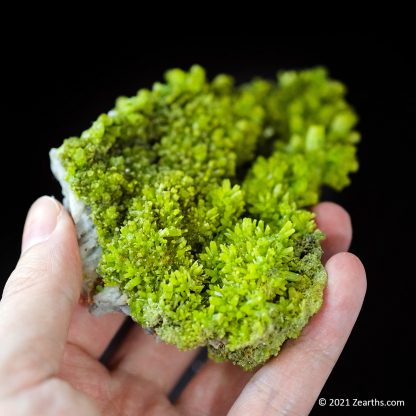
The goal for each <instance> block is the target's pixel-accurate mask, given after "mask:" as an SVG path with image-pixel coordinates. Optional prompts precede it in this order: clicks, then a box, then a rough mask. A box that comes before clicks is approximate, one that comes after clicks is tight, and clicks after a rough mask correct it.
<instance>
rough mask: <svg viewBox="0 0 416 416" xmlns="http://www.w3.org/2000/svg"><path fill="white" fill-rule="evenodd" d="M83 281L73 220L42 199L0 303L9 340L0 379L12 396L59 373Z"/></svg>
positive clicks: (1, 333)
mask: <svg viewBox="0 0 416 416" xmlns="http://www.w3.org/2000/svg"><path fill="white" fill-rule="evenodd" d="M81 280H82V269H81V262H80V257H79V250H78V244H77V237H76V232H75V227H74V224H73V222H72V219H71V217H70V216H69V214H68V213H67V212H66V211H65V209H64V208H63V207H62V205H61V204H59V203H58V202H57V201H56V200H55V199H53V198H50V197H42V198H39V199H38V200H37V201H36V202H35V203H34V204H33V205H32V207H31V208H30V210H29V213H28V216H27V219H26V224H25V229H24V233H23V242H22V255H21V257H20V260H19V262H18V264H17V267H16V269H15V270H14V272H13V273H12V275H11V276H10V278H9V280H8V281H7V283H6V286H5V289H4V292H3V298H2V300H1V302H0V339H7V343H4V344H3V345H2V348H1V349H0V379H1V378H3V377H4V376H5V375H6V376H7V383H5V384H6V385H5V388H6V389H7V391H8V392H9V393H11V392H13V391H16V389H18V388H21V387H24V386H22V385H21V384H22V382H24V384H26V385H28V384H29V383H30V384H32V383H36V382H39V381H41V379H46V378H48V377H50V376H52V375H54V374H56V373H57V372H58V371H59V364H60V361H61V358H62V354H63V350H64V346H65V342H66V338H67V334H68V328H69V324H70V320H71V314H72V311H73V308H74V305H75V304H76V303H77V301H78V299H79V295H80V289H81ZM22 371H23V372H24V374H25V377H22V376H21V374H19V373H21V372H22ZM14 381H16V383H15V382H14ZM1 384H2V383H0V385H1ZM19 384H20V385H19ZM2 390H4V389H3V388H2ZM3 393H4V391H3Z"/></svg>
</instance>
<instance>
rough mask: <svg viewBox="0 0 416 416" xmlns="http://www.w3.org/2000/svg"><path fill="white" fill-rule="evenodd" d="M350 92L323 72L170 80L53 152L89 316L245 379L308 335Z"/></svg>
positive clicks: (350, 145)
mask: <svg viewBox="0 0 416 416" xmlns="http://www.w3.org/2000/svg"><path fill="white" fill-rule="evenodd" d="M344 96H345V88H344V86H343V85H342V84H341V83H340V82H338V81H334V80H331V79H329V78H328V76H327V73H326V71H325V69H323V68H315V69H311V70H304V71H286V72H281V73H279V74H278V78H277V82H271V81H267V80H263V79H255V80H253V81H252V82H250V83H247V84H243V85H241V86H236V85H234V82H233V79H232V78H231V77H230V76H227V75H218V76H217V77H215V78H214V79H213V80H212V81H208V80H207V78H206V75H205V72H204V70H203V69H202V68H201V67H199V66H193V67H192V68H191V69H190V70H189V72H184V71H182V70H179V69H174V70H170V71H168V72H167V73H166V75H165V83H159V82H157V83H155V84H154V85H153V87H152V89H151V90H147V89H142V90H140V91H139V92H138V93H137V95H135V96H134V97H131V98H126V97H121V98H119V99H118V100H117V102H116V105H115V108H114V109H113V110H111V111H110V112H109V113H108V114H102V115H101V116H99V118H98V119H97V121H95V122H94V123H93V124H92V126H91V127H90V128H89V129H88V130H86V131H84V132H83V133H82V135H81V136H80V137H71V138H69V139H67V140H65V142H64V143H63V145H62V146H61V147H60V148H58V149H52V151H51V160H52V170H53V172H54V174H55V176H56V177H57V178H58V180H59V181H60V183H61V185H62V188H63V193H64V196H65V199H64V203H65V204H66V206H67V207H68V208H69V210H70V211H71V213H72V215H73V217H74V220H75V223H76V225H77V229H78V237H79V244H80V251H81V255H82V257H83V261H84V273H85V280H86V283H85V288H86V290H87V291H89V292H90V295H92V296H94V305H93V306H92V308H93V309H95V310H100V308H101V310H122V311H123V312H125V313H127V314H129V315H131V317H132V318H133V319H134V320H135V321H136V322H137V323H138V324H140V325H141V326H143V327H144V328H146V329H148V330H150V331H151V332H152V333H154V334H156V336H157V337H158V338H159V339H161V340H162V341H164V342H167V343H171V344H175V345H176V346H177V347H178V348H180V349H190V348H195V347H198V346H204V345H206V346H208V350H209V354H210V356H211V357H212V358H214V359H216V360H231V361H232V362H234V363H236V364H238V365H239V366H241V367H242V368H244V369H247V370H249V369H253V368H255V367H256V366H258V365H259V364H262V363H264V362H265V361H266V360H268V359H269V358H270V357H271V356H274V355H276V354H277V353H278V352H279V350H280V348H281V346H282V344H283V342H284V341H285V340H286V339H288V338H296V337H297V336H299V334H300V332H301V330H302V328H303V327H304V326H305V325H306V323H307V322H308V320H309V318H310V317H311V316H312V315H313V314H315V313H316V312H317V311H318V310H319V308H320V306H321V304H322V296H323V289H324V287H325V284H326V273H325V270H324V268H323V266H322V264H321V254H322V253H321V248H320V240H321V239H322V238H323V234H322V233H321V232H320V231H319V230H318V229H317V227H316V223H315V221H314V215H313V213H311V212H310V211H309V209H308V208H309V207H311V206H313V205H314V204H316V203H317V202H318V199H319V193H320V189H321V187H322V186H328V187H331V188H334V189H337V190H340V189H342V188H343V187H344V186H346V185H348V183H349V178H348V175H349V173H350V172H354V171H356V170H357V167H358V164H357V161H356V157H355V144H356V143H357V141H358V140H359V134H358V133H357V132H356V131H355V130H354V126H355V124H356V120H357V118H356V115H355V114H354V112H353V110H352V109H351V107H350V106H349V105H348V104H347V102H346V101H345V99H344Z"/></svg>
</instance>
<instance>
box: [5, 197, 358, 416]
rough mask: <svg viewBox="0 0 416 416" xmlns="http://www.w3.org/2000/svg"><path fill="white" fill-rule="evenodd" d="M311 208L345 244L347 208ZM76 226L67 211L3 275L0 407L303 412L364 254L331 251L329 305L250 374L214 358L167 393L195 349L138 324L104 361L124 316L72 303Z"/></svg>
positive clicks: (324, 369)
mask: <svg viewBox="0 0 416 416" xmlns="http://www.w3.org/2000/svg"><path fill="white" fill-rule="evenodd" d="M39 201H40V202H39V204H40V207H41V205H42V204H45V200H43V201H42V200H39ZM41 208H42V207H41ZM42 209H44V207H43V208H42ZM315 212H316V214H317V222H318V225H319V227H320V228H321V229H322V230H323V231H324V232H325V233H326V235H327V239H326V240H325V241H324V242H323V248H324V253H325V256H324V257H325V259H328V258H329V257H331V256H332V255H334V254H336V253H339V252H341V251H344V250H346V249H347V248H348V245H349V242H350V239H351V227H350V223H349V219H348V215H347V214H346V213H345V211H343V210H342V209H341V208H340V207H337V206H336V205H334V204H325V203H324V204H320V205H318V206H317V207H316V208H315ZM29 225H30V221H29ZM28 227H29V226H27V227H26V228H25V233H28V232H27V231H26V230H27V228H28ZM29 229H30V227H29ZM74 231H75V230H74V227H73V223H72V221H71V220H70V218H69V216H68V215H67V214H66V213H64V215H63V216H62V217H61V220H60V222H59V223H58V225H57V226H56V228H55V231H54V233H53V234H52V236H51V237H50V238H49V240H48V241H46V242H44V243H39V244H37V245H34V246H33V247H31V248H30V249H29V250H28V251H27V252H25V254H24V256H23V257H22V258H21V260H20V261H19V264H18V266H17V268H16V271H15V272H14V273H13V274H12V276H11V277H10V279H9V281H8V284H7V285H6V288H5V291H4V294H3V299H2V301H1V303H0V337H1V339H4V340H6V342H4V343H2V348H1V349H0V413H1V414H24V415H32V414H33V415H38V414H42V415H45V416H46V415H55V414H60V415H67V414H68V415H73V414H79V415H84V414H85V415H95V414H98V412H100V414H104V415H130V414H139V415H153V416H157V415H164V416H169V415H192V416H198V415H207V416H208V415H215V416H219V415H222V414H225V413H227V411H228V410H229V409H231V410H230V413H229V414H230V415H233V416H234V415H241V414H252V415H253V416H255V415H258V414H265V415H268V414H280V413H281V412H282V411H283V412H284V413H287V414H289V413H290V414H300V415H302V414H307V412H308V411H309V410H310V408H311V407H312V406H313V404H314V401H315V400H316V398H317V396H318V395H319V392H320V390H321V388H322V386H323V385H324V383H325V381H326V378H327V377H328V375H329V373H330V371H331V369H332V367H333V365H334V364H335V362H336V360H337V358H338V356H339V354H340V353H341V351H342V348H343V346H344V344H345V342H346V340H347V338H348V335H349V333H350V331H351V328H352V326H353V324H354V321H355V319H356V317H357V315H358V312H359V309H360V306H361V303H362V299H363V296H364V292H365V273H364V269H363V268H362V265H361V263H360V262H359V260H358V259H357V258H356V257H354V256H352V255H350V254H347V253H340V254H337V255H334V256H333V257H332V258H331V259H330V261H328V263H327V266H326V267H327V270H328V275H329V281H328V287H327V289H326V293H325V300H324V305H323V307H322V309H321V310H320V311H319V313H318V314H317V315H316V316H314V317H313V318H312V319H311V322H310V323H309V324H308V326H307V327H306V328H305V329H304V331H303V332H302V335H301V336H300V337H299V338H298V339H297V340H294V341H289V342H287V343H286V345H285V347H284V348H283V350H282V351H281V352H280V354H279V356H278V357H276V358H274V359H272V360H270V361H269V362H268V363H267V364H266V365H264V366H263V367H262V368H261V369H259V370H258V371H257V372H256V373H252V374H250V373H246V372H243V371H242V370H241V369H240V368H238V367H236V366H233V365H232V364H230V363H221V364H218V363H214V362H212V361H208V362H207V363H206V364H204V366H203V367H202V368H201V370H200V371H199V372H198V373H197V374H196V376H195V377H194V378H193V379H192V380H191V382H190V383H189V384H188V385H187V386H186V388H185V389H184V391H183V392H182V394H181V395H180V397H179V399H178V400H177V402H176V403H173V404H172V403H171V402H170V401H169V399H168V394H169V392H170V391H171V390H172V388H173V387H174V386H175V384H176V382H177V381H178V379H179V378H180V376H181V375H182V373H183V372H184V370H185V369H186V368H187V367H188V366H189V365H190V363H191V362H192V360H193V358H194V357H195V355H196V354H197V351H186V352H180V351H178V350H177V349H176V348H175V347H174V346H170V345H166V344H162V343H157V342H156V341H155V340H154V337H152V336H149V335H146V334H145V333H144V332H143V330H142V329H140V328H139V327H138V326H136V325H134V326H133V327H132V328H131V329H130V330H129V332H128V334H127V336H126V337H125V338H124V340H123V342H122V343H121V344H120V346H119V348H117V349H116V350H115V352H114V354H113V355H112V356H110V357H109V359H108V360H107V362H106V365H103V364H102V363H101V362H100V356H101V355H102V353H103V351H105V350H106V347H107V345H108V344H109V342H110V340H111V338H112V337H113V335H114V333H115V332H116V331H117V329H118V328H119V327H120V325H121V323H122V322H123V320H124V317H123V316H122V315H120V314H109V315H106V316H102V317H95V316H92V315H90V314H89V313H88V310H87V308H86V307H85V306H83V305H81V304H76V301H77V299H78V297H79V292H80V286H81V265H80V259H79V254H78V247H77V241H76V235H75V232H74ZM29 234H30V233H29ZM26 238H27V236H26ZM23 242H25V235H24V238H23ZM325 259H324V260H325ZM74 304H76V305H75V306H74ZM16 322H19V327H18V328H17V327H16ZM10 335H11V336H10Z"/></svg>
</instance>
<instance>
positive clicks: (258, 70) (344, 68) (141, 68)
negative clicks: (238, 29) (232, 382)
mask: <svg viewBox="0 0 416 416" xmlns="http://www.w3.org/2000/svg"><path fill="white" fill-rule="evenodd" d="M102 43H103V41H102V40H97V42H96V43H95V44H89V45H84V46H83V47H82V48H81V47H80V45H72V44H70V43H65V44H64V43H61V44H60V46H59V47H54V46H52V44H51V45H48V43H47V42H46V43H45V42H44V41H42V42H40V41H39V42H37V41H33V42H30V41H28V42H26V43H25V44H24V45H14V46H13V47H12V48H11V51H9V52H5V53H6V54H7V59H5V61H4V62H5V63H4V64H3V70H5V71H6V74H5V75H3V79H2V84H3V93H2V101H3V104H4V105H5V110H3V114H2V126H1V135H2V138H1V143H2V150H1V184H2V195H1V201H2V203H1V210H2V219H3V226H2V230H1V234H0V256H1V257H0V258H1V260H0V276H1V279H4V280H5V279H6V278H7V276H8V275H9V273H10V272H11V270H12V269H13V267H14V264H15V262H16V260H17V258H18V255H19V250H20V237H21V232H22V227H23V223H24V218H25V215H26V211H27V209H28V208H29V206H30V204H31V203H32V201H33V200H34V199H35V198H37V197H38V196H40V195H42V194H49V195H56V196H58V197H59V196H60V190H59V187H58V185H57V183H56V182H55V181H54V179H53V178H52V175H51V174H50V171H49V160H48V150H49V148H50V147H56V146H59V145H60V144H61V142H62V140H63V139H64V138H66V137H68V136H71V135H78V134H79V133H80V132H81V131H82V130H84V129H85V128H87V127H88V126H89V125H90V123H91V122H92V121H93V120H94V119H95V118H96V117H97V115H98V114H99V113H101V112H107V111H108V110H109V109H110V108H111V107H112V106H113V103H114V100H115V98H116V97H117V96H119V95H133V94H135V92H136V91H137V89H139V88H140V87H144V86H145V87H149V86H151V84H152V82H153V81H156V80H160V79H161V77H162V74H163V72H164V71H165V70H166V69H168V68H171V67H181V68H188V67H189V66H190V65H192V64H194V63H199V64H201V65H203V66H204V67H206V69H207V71H208V75H209V76H213V75H215V74H217V73H218V72H226V73H230V74H232V75H234V76H235V77H236V79H237V80H238V81H247V80H249V79H250V78H251V77H253V76H256V75H261V76H265V77H268V78H273V77H274V74H275V72H276V71H277V70H279V69H286V68H288V69H290V68H304V67H310V66H314V65H317V64H322V65H325V66H327V67H328V68H329V70H330V73H331V75H332V76H333V77H334V78H337V79H340V80H342V81H343V82H344V83H345V84H346V85H347V86H348V90H349V94H348V99H349V101H350V103H352V105H353V106H354V107H355V108H356V110H357V112H358V114H359V116H360V120H361V121H360V124H359V130H360V131H361V132H362V143H361V144H360V147H359V158H360V162H361V169H360V171H359V173H358V174H355V175H354V176H353V182H352V185H351V186H350V187H349V188H348V189H346V190H345V191H343V192H342V193H340V194H334V195H332V196H331V199H332V200H334V201H336V202H338V203H340V204H342V205H343V206H344V207H345V208H346V209H347V210H348V211H349V212H350V214H351V216H352V220H353V225H354V241H353V244H352V248H351V251H352V252H353V253H355V254H357V255H358V256H359V257H360V258H361V259H362V261H363V263H364V265H365V267H366V269H367V275H368V292H367V297H366V300H365V303H364V306H363V310H362V313H361V315H360V317H359V320H358V322H357V325H356V327H355V329H354V331H353V333H352V335H351V338H350V340H349V341H348V344H347V346H346V348H345V350H344V352H343V354H342V356H341V358H340V360H339V362H338V363H337V365H336V367H335V369H334V371H333V373H332V375H331V376H330V378H329V380H328V382H327V384H326V386H325V387H324V390H323V392H322V394H321V397H326V398H349V399H353V398H358V399H364V400H368V399H372V398H377V399H379V400H392V399H404V400H406V408H405V409H399V408H395V409H394V410H393V409H390V412H388V413H400V414H404V413H408V412H409V411H410V408H411V407H412V402H413V401H414V399H413V398H412V397H411V396H410V381H409V380H412V377H411V374H410V365H411V364H412V363H413V360H412V355H413V354H412V351H413V349H414V347H413V345H412V342H411V340H410V339H411V338H410V336H411V335H412V334H411V332H412V331H413V330H414V327H415V325H414V321H413V319H414V313H413V312H414V308H413V304H414V296H415V284H414V280H415V277H416V276H415V272H414V266H413V263H414V259H415V254H414V249H413V246H414V244H415V242H416V234H415V232H414V231H412V229H414V227H413V223H414V221H415V220H414V216H413V218H412V216H411V212H412V211H413V207H412V206H411V203H410V196H411V195H412V194H413V193H414V191H415V186H414V184H413V183H414V177H415V175H414V173H413V172H414V166H415V162H414V156H413V154H414V151H413V150H412V146H411V144H412V141H414V138H415V133H416V124H415V120H416V89H415V75H414V73H415V69H416V68H415V66H414V65H412V64H411V58H412V55H413V54H414V47H413V45H412V42H411V41H410V40H407V39H406V38H402V39H391V38H389V37H388V36H381V35H376V34H373V35H351V34H343V35H333V34H331V35H329V34H325V35H320V36H303V37H289V36H276V37H275V38H273V37H270V36H269V37H267V38H263V39H262V38H246V39H242V38H237V37H235V38H221V39H220V38H210V39H208V38H204V39H202V38H201V39H193V40H192V42H191V43H190V42H189V40H188V41H185V40H183V39H163V40H155V39H153V40H149V39H140V40H139V39H138V40H137V42H136V43H135V42H133V43H132V45H131V46H129V48H126V49H124V50H120V47H119V45H117V44H116V43H114V45H106V46H105V47H100V45H101V46H102ZM1 279H0V281H1ZM16 324H17V325H18V323H16ZM357 410H359V409H344V411H343V410H342V409H339V408H337V409H334V408H331V409H329V408H326V409H322V408H318V407H315V408H314V411H313V414H316V415H320V414H338V413H345V414H347V413H348V414H352V413H353V412H356V411H357ZM379 410H380V409H379Z"/></svg>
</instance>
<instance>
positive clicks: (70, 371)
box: [60, 305, 251, 415]
mask: <svg viewBox="0 0 416 416" xmlns="http://www.w3.org/2000/svg"><path fill="white" fill-rule="evenodd" d="M122 320H123V317H122V316H121V315H119V314H111V315H106V316H103V317H98V318H97V317H94V316H92V315H90V314H89V313H88V311H87V310H86V308H85V307H84V306H81V305H77V307H76V309H75V311H74V316H73V320H72V324H71V328H70V333H69V340H68V343H67V345H66V349H65V354H64V361H63V365H62V369H61V373H60V376H61V377H62V378H63V379H64V380H67V381H68V382H69V383H70V384H71V385H72V386H75V387H76V388H77V389H78V390H80V391H82V392H84V393H86V394H87V395H88V396H90V397H93V398H94V400H95V402H96V403H97V404H98V405H99V407H100V410H101V411H102V412H103V414H108V415H125V414H126V415H127V414H130V413H132V414H140V415H147V414H152V415H158V414H160V415H180V414H184V413H186V414H188V413H189V414H200V412H201V410H202V409H204V411H205V412H208V414H215V415H218V414H223V413H224V412H226V411H227V410H228V409H229V407H230V406H231V404H232V401H233V400H234V399H235V398H236V396H237V395H238V393H239V392H240V391H241V389H242V388H243V386H244V384H245V383H246V382H247V381H248V379H249V378H250V377H251V374H250V373H246V372H244V371H242V370H241V369H239V368H238V367H235V366H232V365H230V364H227V363H223V364H215V363H208V364H207V365H206V368H204V370H203V372H202V373H201V374H200V375H198V378H201V376H202V380H199V381H198V380H196V383H192V384H191V385H190V386H189V389H191V391H189V390H187V391H185V394H184V397H183V398H181V400H179V402H178V403H177V404H175V405H173V404H171V402H170V401H169V399H168V394H169V392H170V391H171V390H172V388H173V387H174V385H175V383H176V381H177V379H178V378H179V377H180V376H181V374H182V373H183V371H184V370H185V368H186V367H187V366H188V365H189V363H190V362H191V361H192V359H193V358H194V356H195V355H196V354H197V351H195V350H194V351H186V352H181V351H178V350H177V349H176V348H175V347H173V346H170V345H166V344H162V343H158V342H156V341H155V340H154V338H153V337H152V336H149V335H146V334H145V333H144V331H143V330H141V329H140V328H138V327H133V328H132V329H130V332H129V334H128V336H127V337H126V339H125V340H124V343H123V344H122V346H121V347H120V349H119V350H118V351H117V352H116V353H115V355H114V356H113V357H111V359H110V360H109V362H108V363H107V365H106V366H105V365H103V364H102V363H101V362H100V361H99V359H98V358H99V356H100V355H101V353H102V351H103V348H105V346H106V345H107V344H108V341H109V338H110V337H111V335H112V334H113V333H114V330H115V328H117V327H118V326H119V325H120V323H121V321H122ZM207 371H208V373H212V374H213V373H215V374H216V376H215V377H211V375H210V374H207V375H205V376H204V373H206V372H207ZM220 396H221V397H220ZM219 398H220V400H218V399H219Z"/></svg>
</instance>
